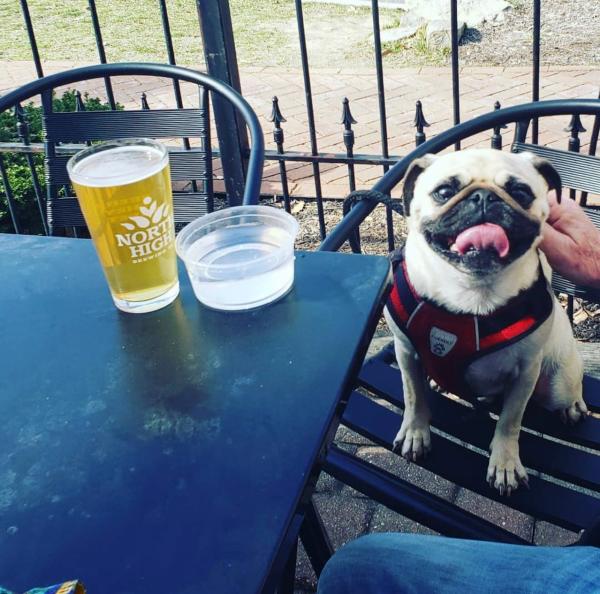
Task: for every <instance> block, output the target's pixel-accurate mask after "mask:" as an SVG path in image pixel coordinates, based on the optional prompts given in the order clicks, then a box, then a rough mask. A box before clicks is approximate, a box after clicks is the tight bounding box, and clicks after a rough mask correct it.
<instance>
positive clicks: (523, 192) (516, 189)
mask: <svg viewBox="0 0 600 594" xmlns="http://www.w3.org/2000/svg"><path fill="white" fill-rule="evenodd" d="M506 190H507V191H508V193H509V194H510V195H511V196H512V197H513V198H514V199H515V200H516V201H517V202H518V203H519V204H520V205H521V206H523V207H524V208H529V206H531V203H532V202H533V201H534V200H535V196H534V195H533V192H532V191H531V188H530V187H529V186H527V185H525V184H520V183H518V182H513V183H509V184H508V185H507V187H506Z"/></svg>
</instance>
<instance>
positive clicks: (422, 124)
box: [413, 101, 429, 146]
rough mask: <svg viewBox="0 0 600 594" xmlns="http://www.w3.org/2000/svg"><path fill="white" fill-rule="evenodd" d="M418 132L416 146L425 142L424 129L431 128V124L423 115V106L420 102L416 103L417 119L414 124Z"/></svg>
mask: <svg viewBox="0 0 600 594" xmlns="http://www.w3.org/2000/svg"><path fill="white" fill-rule="evenodd" d="M413 124H414V126H415V128H416V129H417V132H416V133H415V145H416V146H419V145H421V144H423V143H424V142H425V132H423V128H429V122H428V121H427V120H426V119H425V115H424V114H423V104H422V103H421V102H420V101H417V103H416V109H415V119H414V122H413Z"/></svg>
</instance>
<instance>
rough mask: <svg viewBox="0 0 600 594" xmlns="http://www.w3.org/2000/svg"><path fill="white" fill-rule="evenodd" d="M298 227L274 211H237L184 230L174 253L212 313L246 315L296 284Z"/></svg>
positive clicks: (289, 217) (208, 217) (245, 208)
mask: <svg viewBox="0 0 600 594" xmlns="http://www.w3.org/2000/svg"><path fill="white" fill-rule="evenodd" d="M297 233H298V222H297V221H296V219H294V217H293V216H292V215H290V214H288V213H286V212H285V211H283V210H278V209H276V208H272V207H270V206H234V207H232V208H226V209H223V210H219V211H217V212H213V213H211V214H209V215H206V216H203V217H200V218H198V219H196V220H195V221H193V222H191V223H190V224H189V225H187V226H186V227H184V228H183V229H182V230H181V232H180V233H179V235H178V236H177V241H176V245H175V247H176V250H177V254H178V255H179V257H180V258H181V259H182V260H183V262H184V263H185V267H186V269H187V272H188V275H189V277H190V281H191V283H192V288H193V289H194V294H195V295H196V297H197V298H198V300H199V301H200V302H202V303H203V304H204V305H206V306H208V307H211V308H213V309H220V310H229V311H234V310H246V309H253V308H256V307H260V306H261V305H266V304H267V303H271V302H272V301H275V300H276V299H279V298H280V297H282V296H284V295H285V294H286V293H287V292H288V291H289V290H290V289H291V288H292V285H293V283H294V241H295V239H296V235H297Z"/></svg>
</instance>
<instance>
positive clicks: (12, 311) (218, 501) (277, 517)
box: [0, 235, 389, 594]
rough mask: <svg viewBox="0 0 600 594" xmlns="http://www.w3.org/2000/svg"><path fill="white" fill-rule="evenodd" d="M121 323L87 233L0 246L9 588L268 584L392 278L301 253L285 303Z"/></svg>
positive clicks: (230, 589) (0, 494)
mask: <svg viewBox="0 0 600 594" xmlns="http://www.w3.org/2000/svg"><path fill="white" fill-rule="evenodd" d="M180 280H181V285H182V289H181V296H180V298H179V299H178V300H176V301H175V302H174V303H173V304H172V305H171V306H169V307H168V308H166V309H163V310H162V311H158V312H154V313H151V314H144V315H139V316H136V315H127V314H122V313H120V312H118V311H117V310H116V309H115V308H114V306H113V304H112V301H111V299H110V296H109V293H108V289H107V286H106V284H105V281H104V278H103V276H102V273H101V271H100V267H99V265H98V263H97V261H96V256H95V254H94V251H93V246H92V244H91V243H90V242H89V241H87V240H72V239H57V238H42V237H25V236H14V235H0V362H1V363H0V365H1V373H0V418H1V419H2V431H1V438H0V584H1V585H4V586H5V587H8V588H10V589H14V590H17V591H22V590H24V589H28V588H31V587H34V586H37V585H49V584H52V583H57V582H60V581H62V580H67V579H80V580H82V581H83V582H84V583H85V584H86V585H87V587H88V592H89V593H90V594H96V593H98V594H109V593H115V594H117V593H118V594H142V593H143V594H159V593H160V594H165V593H169V594H188V593H192V592H193V593H198V592H207V593H211V594H220V593H224V594H229V593H234V592H236V593H237V592H258V591H261V590H263V589H265V588H270V587H271V586H272V585H273V583H274V579H276V577H277V576H274V575H273V574H274V573H276V572H278V571H279V570H280V569H281V566H282V563H281V557H282V555H284V554H287V552H286V551H283V549H284V548H285V544H284V543H288V544H289V543H290V542H291V541H292V540H293V538H294V537H295V534H294V530H297V528H298V526H297V521H296V522H295V523H294V518H297V515H296V512H297V510H298V505H299V502H300V500H301V497H303V500H305V499H306V496H307V491H308V490H309V489H310V486H309V484H308V482H309V481H308V479H309V477H310V473H311V469H312V468H313V466H314V464H315V461H316V459H317V457H318V455H319V452H320V450H321V448H322V447H323V446H324V444H325V442H326V441H327V436H328V434H329V433H330V430H331V427H332V423H334V422H335V419H336V413H337V412H338V410H337V408H338V403H339V401H340V398H342V397H343V396H344V395H345V394H346V393H347V392H348V390H349V389H350V387H351V384H352V381H353V379H354V378H355V375H356V372H357V370H358V368H359V366H360V363H361V360H362V357H363V355H364V352H365V350H366V348H367V344H368V341H369V338H370V335H371V333H372V331H373V330H374V328H375V324H376V322H377V319H378V317H379V314H380V303H381V300H382V297H383V296H384V293H385V291H386V288H387V285H388V282H389V267H388V262H387V260H386V259H384V258H379V257H369V256H354V255H344V254H335V253H299V254H298V255H297V259H296V284H295V287H294V289H293V290H292V291H291V292H290V294H289V295H288V296H287V297H285V298H284V299H283V300H281V301H280V302H279V303H276V304H272V305H271V306H268V307H266V308H263V309H261V310H258V311H254V312H247V313H233V314H224V313H220V312H215V311H210V310H208V309H206V308H204V307H202V306H201V305H200V304H199V303H198V302H197V301H196V300H195V298H194V296H193V293H192V290H191V287H190V285H189V283H188V280H187V278H186V275H185V273H184V271H183V270H180Z"/></svg>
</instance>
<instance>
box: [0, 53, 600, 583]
mask: <svg viewBox="0 0 600 594" xmlns="http://www.w3.org/2000/svg"><path fill="white" fill-rule="evenodd" d="M70 66H73V64H71V63H65V62H60V63H59V62H52V63H47V64H45V65H44V67H45V72H46V73H47V74H49V73H51V72H56V71H60V70H63V69H66V68H68V67H70ZM33 78H35V71H34V70H33V67H32V65H31V64H30V63H28V62H11V63H0V93H3V92H6V91H7V90H8V89H11V88H14V87H16V86H18V85H21V84H23V83H25V82H27V81H29V80H31V79H33ZM241 80H242V90H243V93H244V95H245V97H246V98H247V99H248V100H249V102H250V104H251V105H252V106H253V108H254V109H255V111H256V112H257V113H258V115H259V116H260V119H261V122H262V125H263V128H264V131H265V137H266V145H267V148H271V149H273V148H275V146H274V143H273V141H272V134H271V129H272V125H271V124H270V123H269V122H268V119H267V118H268V116H269V114H270V112H271V98H272V96H273V95H277V96H278V97H279V103H280V107H281V110H282V112H283V114H284V116H285V117H286V118H287V122H286V123H285V124H284V125H283V128H284V130H285V134H286V143H285V146H286V148H287V149H289V150H294V151H305V152H308V151H309V150H310V146H309V137H308V126H307V118H306V106H305V103H304V88H303V85H302V73H301V72H298V71H282V70H280V69H276V70H274V69H261V68H252V69H250V68H246V69H244V70H243V71H242V72H241ZM541 81H542V87H541V98H542V99H551V98H567V97H595V96H597V94H598V87H599V85H600V68H584V67H577V68H566V69H563V68H545V69H544V70H543V72H542V78H541ZM312 86H313V92H314V106H315V114H316V124H317V141H318V148H319V150H320V151H323V152H343V151H344V145H343V141H342V128H343V127H342V125H341V124H340V123H339V122H340V118H341V104H342V100H343V98H344V97H346V96H347V97H348V98H349V99H350V101H351V108H352V113H353V115H354V117H355V119H356V120H358V123H357V124H356V125H355V126H354V129H355V131H356V146H355V153H374V154H380V153H381V145H380V138H379V113H378V107H377V88H376V80H375V76H374V73H373V72H366V71H355V72H349V71H347V70H344V71H341V70H334V69H332V70H328V71H324V70H318V71H316V70H315V71H314V72H313V73H312ZM385 86H386V98H387V113H388V130H389V148H390V153H391V154H397V155H402V154H405V153H406V152H407V151H409V150H410V149H411V148H412V147H413V146H414V128H413V127H412V120H413V117H414V109H415V101H416V100H417V99H420V100H421V101H422V102H423V107H424V112H425V116H426V118H427V120H428V121H429V123H430V124H431V127H430V128H428V129H427V134H428V135H429V136H430V135H432V134H436V133H439V132H441V131H443V130H445V129H446V128H448V127H449V126H450V125H451V122H452V100H451V81H450V70H449V69H447V68H420V69H408V68H404V69H397V70H389V69H388V70H386V72H385ZM114 87H115V95H116V98H117V100H118V101H119V102H121V103H123V104H125V105H127V106H133V105H136V104H139V100H140V95H141V93H142V92H143V91H146V93H147V95H148V101H149V103H150V106H151V107H155V108H159V107H172V106H173V105H174V101H173V92H172V87H171V85H170V83H169V82H166V81H157V80H156V79H154V80H153V81H152V85H151V86H149V85H148V79H146V80H142V79H136V80H131V79H127V80H125V79H115V81H114ZM78 88H79V90H81V91H88V92H90V93H91V94H93V95H97V96H100V97H104V90H103V83H102V81H95V82H93V83H88V84H86V85H78ZM461 91H462V107H461V112H462V118H463V120H464V119H467V118H470V117H473V116H475V115H478V114H481V113H484V112H486V111H489V110H491V109H492V108H493V104H494V102H495V101H496V100H499V101H501V102H502V105H503V106H509V105H514V104H517V103H522V102H525V101H528V100H529V98H530V96H531V72H530V69H529V68H464V69H463V70H462V73H461ZM184 96H185V100H186V104H188V105H190V106H192V105H194V102H195V101H196V100H197V91H196V89H194V88H193V87H192V86H191V85H190V86H188V87H186V88H184ZM583 123H584V125H585V126H586V128H587V129H588V131H589V130H591V121H590V120H589V119H588V118H583ZM566 124H567V120H566V118H552V120H551V122H549V123H548V125H542V126H541V128H540V133H541V137H542V141H545V142H547V143H549V144H553V145H555V146H558V147H566V143H567V136H568V134H567V133H565V132H564V131H563V128H564V127H565V126H566ZM505 133H506V134H508V135H509V136H508V138H510V134H512V131H507V132H505ZM488 142H489V135H488V134H484V135H480V136H478V137H475V138H474V139H473V140H472V141H470V142H467V143H464V145H465V146H469V144H476V143H481V144H483V145H487V144H488ZM507 142H508V139H507ZM586 144H587V136H586V135H585V134H584V135H582V150H585V147H586ZM288 170H289V174H290V190H291V192H292V193H293V194H294V195H297V196H306V195H314V181H313V179H312V166H311V165H309V164H302V163H300V164H289V165H288ZM321 171H322V183H323V191H324V195H325V196H334V197H335V196H344V195H345V194H346V193H347V191H348V186H347V178H346V173H347V168H346V166H336V165H323V166H321ZM380 175H381V168H380V167H376V166H361V167H358V168H357V181H358V184H359V186H361V187H367V186H369V185H371V184H372V183H373V182H374V181H375V180H376V179H377V178H378V177H379V176H380ZM264 190H265V191H267V192H279V191H280V183H279V174H278V166H277V164H276V163H267V166H266V170H265V183H264ZM382 340H383V342H385V341H387V340H389V338H383V339H379V343H378V340H377V339H376V340H375V341H374V347H375V348H377V346H381V341H382ZM336 441H337V443H338V445H340V447H343V448H345V449H347V450H350V451H353V452H355V453H356V455H357V456H359V457H361V458H364V459H366V460H368V461H371V462H374V463H376V464H378V465H380V466H382V467H383V468H386V469H388V470H390V471H391V472H393V473H395V474H397V475H399V476H401V477H402V478H403V479H405V480H407V481H409V482H412V483H415V484H417V485H419V486H421V487H423V488H425V489H427V490H428V491H430V492H432V493H435V494H437V495H438V496H440V497H443V498H444V499H447V500H449V501H452V502H454V503H455V504H456V505H459V506H462V507H465V508H467V509H469V510H470V511H471V512H472V513H476V514H480V515H482V516H483V517H485V518H487V519H488V520H489V521H492V522H496V523H497V524H499V525H502V526H504V527H505V528H507V529H509V530H512V531H514V532H515V533H517V534H519V535H521V536H522V537H524V538H527V539H530V540H532V541H535V542H537V543H548V544H564V543H566V542H570V541H572V540H573V538H574V537H575V535H574V534H572V533H568V532H566V531H562V530H560V529H557V528H554V527H552V526H549V525H547V524H545V523H544V522H537V523H534V521H533V519H532V518H529V517H527V516H525V515H523V514H521V513H519V512H515V511H513V510H511V509H509V508H507V507H505V506H503V505H500V504H498V503H494V502H491V501H489V500H487V499H484V498H482V497H480V496H478V495H476V494H474V493H472V492H469V491H467V490H466V489H462V488H460V487H458V486H456V485H453V484H451V483H448V482H447V481H445V480H443V479H441V478H439V477H436V476H434V475H432V474H431V473H429V472H427V471H426V470H423V469H421V468H419V467H418V466H416V465H408V464H407V463H406V462H404V461H403V460H402V459H401V458H399V457H398V456H395V455H393V454H390V453H389V452H387V451H386V450H384V449H383V448H379V447H376V446H374V445H373V444H372V443H370V442H368V441H367V440H365V439H363V438H361V437H360V436H357V435H356V434H354V433H352V432H351V431H349V430H347V429H344V428H342V429H340V431H339V432H338V435H337V438H336ZM482 480H483V478H482ZM315 501H316V505H317V507H318V508H319V510H320V511H321V513H322V515H323V517H324V520H325V522H326V524H327V529H328V531H329V533H330V535H331V537H332V540H333V543H334V545H335V546H336V547H338V546H340V545H341V544H343V543H344V542H347V541H348V540H350V539H352V538H355V537H357V536H359V535H361V534H364V533H366V532H378V531H390V530H392V531H393V530H399V531H405V532H406V531H409V532H413V531H417V532H428V530H427V529H425V528H423V527H422V526H420V525H418V524H416V523H415V522H412V521H410V520H408V519H406V518H403V517H402V516H399V515H398V514H395V513H393V512H391V511H389V510H387V509H386V508H384V507H383V506H381V505H377V504H375V502H373V501H371V500H369V499H367V498H366V497H363V496H362V495H360V494H359V493H357V492H356V491H354V490H353V489H351V488H350V487H348V486H344V485H342V484H341V483H338V482H337V481H335V480H334V479H332V478H331V477H328V476H327V475H323V476H322V477H321V479H320V481H319V484H318V485H317V493H316V495H315ZM297 587H298V590H297V592H312V591H314V587H315V577H314V574H313V573H312V570H311V569H310V566H309V563H308V559H307V558H306V555H305V553H304V552H303V551H302V550H301V551H300V555H299V565H298V575H297Z"/></svg>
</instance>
